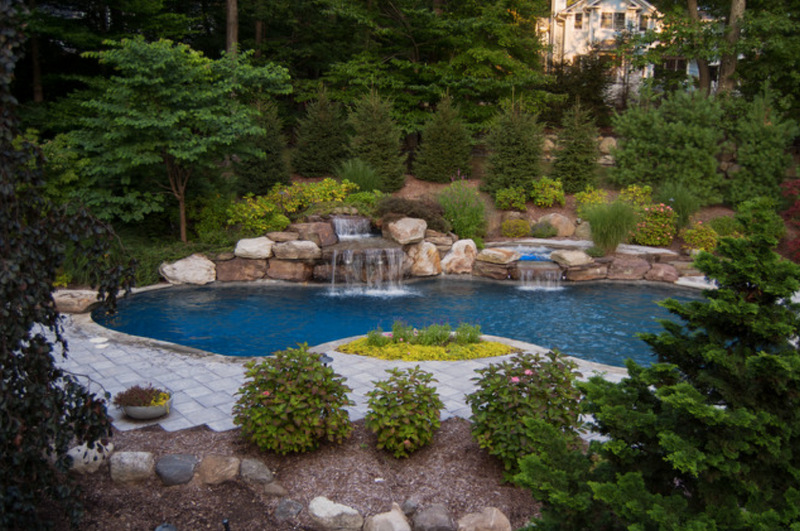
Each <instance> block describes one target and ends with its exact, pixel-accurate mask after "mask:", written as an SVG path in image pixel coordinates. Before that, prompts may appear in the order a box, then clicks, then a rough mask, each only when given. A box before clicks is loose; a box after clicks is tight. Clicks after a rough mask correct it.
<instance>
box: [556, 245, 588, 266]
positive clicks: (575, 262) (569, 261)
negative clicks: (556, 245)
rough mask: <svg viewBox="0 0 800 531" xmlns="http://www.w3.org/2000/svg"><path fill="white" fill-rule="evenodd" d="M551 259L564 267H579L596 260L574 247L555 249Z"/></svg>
mask: <svg viewBox="0 0 800 531" xmlns="http://www.w3.org/2000/svg"><path fill="white" fill-rule="evenodd" d="M550 260H552V261H553V262H555V263H557V264H558V265H560V266H563V267H577V266H583V265H588V264H591V263H592V262H594V259H593V258H592V257H591V256H589V255H588V254H586V253H584V252H583V251H577V250H573V249H559V250H557V251H553V252H552V253H550Z"/></svg>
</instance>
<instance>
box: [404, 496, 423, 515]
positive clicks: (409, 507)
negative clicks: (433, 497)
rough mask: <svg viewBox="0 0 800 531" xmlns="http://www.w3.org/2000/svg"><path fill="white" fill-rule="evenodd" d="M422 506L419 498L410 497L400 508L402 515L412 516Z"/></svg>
mask: <svg viewBox="0 0 800 531" xmlns="http://www.w3.org/2000/svg"><path fill="white" fill-rule="evenodd" d="M421 505H422V500H420V498H419V496H417V495H412V496H411V497H410V498H408V499H407V500H406V501H404V502H403V505H401V506H400V508H401V509H402V510H403V514H405V515H406V516H414V513H416V512H417V510H419V508H420V506H421Z"/></svg>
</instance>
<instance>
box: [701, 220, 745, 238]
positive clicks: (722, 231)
mask: <svg viewBox="0 0 800 531" xmlns="http://www.w3.org/2000/svg"><path fill="white" fill-rule="evenodd" d="M708 225H709V226H710V227H711V228H712V229H714V232H716V233H717V234H719V236H720V238H724V237H725V236H733V237H738V236H741V233H742V232H743V230H744V229H742V226H741V225H740V224H739V222H738V221H736V218H735V217H733V216H718V217H716V218H711V219H710V220H708Z"/></svg>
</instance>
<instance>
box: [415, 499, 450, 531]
mask: <svg viewBox="0 0 800 531" xmlns="http://www.w3.org/2000/svg"><path fill="white" fill-rule="evenodd" d="M413 523H414V531H456V524H455V522H453V517H452V516H450V511H448V509H447V507H446V506H445V505H443V504H441V503H436V504H433V505H431V506H430V507H426V508H424V509H422V510H420V511H417V512H416V513H415V514H414V521H413Z"/></svg>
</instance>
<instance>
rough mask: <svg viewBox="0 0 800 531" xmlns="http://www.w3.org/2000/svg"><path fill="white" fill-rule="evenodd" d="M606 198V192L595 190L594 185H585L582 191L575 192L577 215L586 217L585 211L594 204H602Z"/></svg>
mask: <svg viewBox="0 0 800 531" xmlns="http://www.w3.org/2000/svg"><path fill="white" fill-rule="evenodd" d="M606 199H608V192H606V191H605V190H596V189H595V187H594V186H587V187H586V189H585V190H584V191H583V192H578V193H577V194H575V204H576V205H577V210H578V216H580V217H582V218H583V217H586V211H587V210H588V209H589V208H591V207H593V206H595V205H602V204H603V203H605V202H606Z"/></svg>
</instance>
